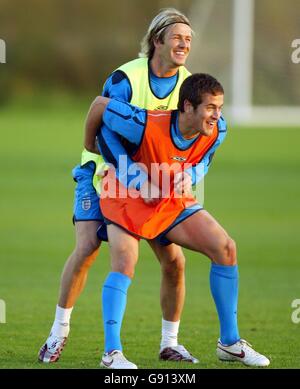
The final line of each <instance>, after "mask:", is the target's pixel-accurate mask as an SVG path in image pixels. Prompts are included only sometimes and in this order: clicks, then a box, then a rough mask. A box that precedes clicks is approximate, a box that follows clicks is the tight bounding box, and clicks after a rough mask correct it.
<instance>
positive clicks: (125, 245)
mask: <svg viewBox="0 0 300 389" xmlns="http://www.w3.org/2000/svg"><path fill="white" fill-rule="evenodd" d="M107 234H108V239H109V246H110V255H111V267H112V272H110V273H109V274H108V276H107V278H106V280H105V282H104V285H103V290H102V311H103V322H104V343H105V346H104V355H103V357H102V360H101V363H100V366H101V367H106V368H110V369H136V368H137V367H136V365H135V364H134V363H132V362H129V361H128V360H127V359H126V358H125V357H124V355H123V353H122V344H121V327H122V322H123V317H124V313H125V310H126V304H127V290H128V288H129V286H130V283H131V279H132V278H133V275H134V269H135V265H136V263H137V260H138V241H137V239H135V238H134V237H133V236H131V235H129V234H127V233H126V232H125V231H124V230H122V229H121V228H119V227H117V226H115V225H113V224H110V225H108V226H107Z"/></svg>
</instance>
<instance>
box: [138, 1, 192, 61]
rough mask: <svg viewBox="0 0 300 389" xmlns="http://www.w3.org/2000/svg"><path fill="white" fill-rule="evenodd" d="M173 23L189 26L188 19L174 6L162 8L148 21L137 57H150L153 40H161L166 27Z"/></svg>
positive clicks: (153, 48)
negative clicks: (148, 24)
mask: <svg viewBox="0 0 300 389" xmlns="http://www.w3.org/2000/svg"><path fill="white" fill-rule="evenodd" d="M175 23H184V24H187V25H188V26H190V27H191V24H190V21H189V19H188V18H187V17H186V16H185V15H184V14H182V13H181V12H179V11H178V10H177V9H175V8H164V9H162V10H161V11H160V12H159V14H158V15H156V16H155V18H154V19H153V20H152V22H151V23H150V26H149V28H148V31H147V34H146V35H145V36H144V38H143V39H142V41H141V51H140V53H139V57H148V58H149V59H151V58H152V57H153V54H154V50H155V46H154V41H160V42H163V40H164V36H165V34H166V31H167V28H168V27H169V26H170V25H172V24H175Z"/></svg>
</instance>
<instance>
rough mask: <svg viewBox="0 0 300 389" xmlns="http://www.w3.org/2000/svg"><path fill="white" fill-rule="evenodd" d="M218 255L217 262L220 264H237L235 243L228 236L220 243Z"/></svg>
mask: <svg viewBox="0 0 300 389" xmlns="http://www.w3.org/2000/svg"><path fill="white" fill-rule="evenodd" d="M218 257H219V258H218V261H217V262H218V263H219V264H220V265H227V266H234V265H236V264H237V258H236V244H235V241H234V240H233V239H231V238H230V237H229V236H228V237H226V238H225V239H224V241H223V242H222V244H220V247H219V255H218Z"/></svg>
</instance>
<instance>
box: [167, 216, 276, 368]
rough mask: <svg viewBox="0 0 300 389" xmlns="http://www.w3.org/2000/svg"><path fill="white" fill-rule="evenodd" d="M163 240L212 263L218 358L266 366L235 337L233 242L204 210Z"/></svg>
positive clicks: (235, 275)
mask: <svg viewBox="0 0 300 389" xmlns="http://www.w3.org/2000/svg"><path fill="white" fill-rule="evenodd" d="M166 237H167V239H169V240H170V241H172V242H174V243H176V244H179V245H181V246H183V247H186V248H188V249H191V250H194V251H198V252H201V253H203V254H205V255H206V256H208V257H209V258H210V259H211V261H212V266H211V272H210V287H211V293H212V296H213V298H214V301H215V304H216V308H217V312H218V316H219V321H220V342H219V344H218V350H219V349H220V350H221V351H218V356H219V358H220V359H225V357H224V355H226V356H227V355H229V356H228V357H227V358H226V359H227V360H238V361H240V362H242V363H245V364H247V365H251V366H267V365H268V364H269V360H268V359H267V358H266V357H264V356H263V355H261V354H259V353H257V352H255V351H254V350H253V349H251V347H250V346H249V344H247V343H246V342H245V341H243V340H241V339H240V336H239V331H238V324H237V302H238V270H237V259H236V246H235V243H234V241H233V240H232V239H231V238H230V237H229V236H228V234H227V233H226V231H225V230H224V229H223V228H222V227H221V226H220V224H218V222H217V221H216V220H215V219H214V218H213V217H212V216H211V215H210V214H209V213H208V212H206V211H204V210H202V211H199V212H197V213H195V214H194V215H192V216H190V217H189V218H187V219H185V220H184V221H183V222H181V223H180V224H178V225H177V226H175V227H174V228H173V229H172V230H171V231H170V232H169V233H168V234H166ZM232 350H234V352H233V351H232ZM237 350H240V353H239V352H238V351H237ZM221 354H222V355H221ZM230 358H233V359H230ZM234 358H235V359H234Z"/></svg>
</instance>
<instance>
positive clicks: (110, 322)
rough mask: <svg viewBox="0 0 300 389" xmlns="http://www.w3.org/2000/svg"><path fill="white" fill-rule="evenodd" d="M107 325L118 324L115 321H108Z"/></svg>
mask: <svg viewBox="0 0 300 389" xmlns="http://www.w3.org/2000/svg"><path fill="white" fill-rule="evenodd" d="M106 324H110V325H112V324H117V322H116V321H115V320H108V321H107V322H106Z"/></svg>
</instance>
